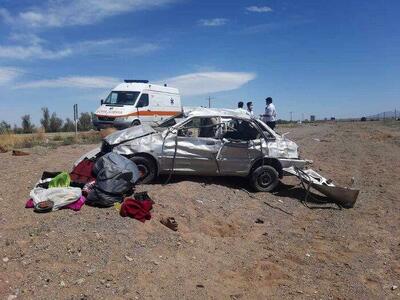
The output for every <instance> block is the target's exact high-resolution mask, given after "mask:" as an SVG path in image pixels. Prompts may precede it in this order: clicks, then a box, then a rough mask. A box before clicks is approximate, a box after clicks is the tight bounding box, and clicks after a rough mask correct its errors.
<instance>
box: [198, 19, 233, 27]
mask: <svg viewBox="0 0 400 300" xmlns="http://www.w3.org/2000/svg"><path fill="white" fill-rule="evenodd" d="M198 23H199V25H200V26H206V27H217V26H223V25H225V24H226V23H228V19H225V18H215V19H201V20H199V22H198Z"/></svg>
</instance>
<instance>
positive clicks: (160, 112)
mask: <svg viewBox="0 0 400 300" xmlns="http://www.w3.org/2000/svg"><path fill="white" fill-rule="evenodd" d="M181 111H182V106H181V97H180V94H179V90H178V89H176V88H172V87H168V86H166V85H164V86H162V85H156V84H151V83H149V82H148V81H147V80H125V81H124V82H123V83H121V84H119V85H117V86H116V87H115V88H113V89H112V90H111V92H110V94H109V95H108V97H107V98H106V99H105V100H104V101H103V100H102V104H101V106H100V107H99V108H98V109H97V110H96V112H95V118H94V120H93V124H94V126H95V127H97V128H98V129H100V128H105V127H111V126H112V127H116V128H119V129H123V128H127V127H130V126H134V125H139V124H146V125H151V126H153V125H156V124H157V123H159V122H161V121H163V120H164V119H166V118H169V117H171V116H174V115H176V114H178V113H179V112H181Z"/></svg>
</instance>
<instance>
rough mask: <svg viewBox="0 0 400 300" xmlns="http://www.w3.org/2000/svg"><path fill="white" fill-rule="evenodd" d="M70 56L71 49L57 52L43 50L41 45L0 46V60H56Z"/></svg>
mask: <svg viewBox="0 0 400 300" xmlns="http://www.w3.org/2000/svg"><path fill="white" fill-rule="evenodd" d="M71 54H72V50H71V49H63V50H58V51H53V50H48V49H44V48H43V47H42V46H41V45H31V46H27V47H25V46H16V45H12V46H0V58H9V59H31V58H37V59H57V58H62V57H66V56H69V55H71Z"/></svg>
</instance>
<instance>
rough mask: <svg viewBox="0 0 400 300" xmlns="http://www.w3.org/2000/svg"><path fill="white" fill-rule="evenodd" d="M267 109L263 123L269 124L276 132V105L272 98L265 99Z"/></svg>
mask: <svg viewBox="0 0 400 300" xmlns="http://www.w3.org/2000/svg"><path fill="white" fill-rule="evenodd" d="M265 102H266V105H267V106H266V107H265V114H264V116H263V121H264V123H265V124H267V125H268V126H269V127H270V128H271V129H272V130H274V128H275V125H276V109H275V105H273V104H272V98H271V97H268V98H267V99H265Z"/></svg>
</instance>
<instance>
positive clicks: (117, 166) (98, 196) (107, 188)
mask: <svg viewBox="0 0 400 300" xmlns="http://www.w3.org/2000/svg"><path fill="white" fill-rule="evenodd" d="M93 175H94V176H95V177H96V183H95V184H94V186H93V190H92V191H91V192H90V193H89V195H88V197H87V201H86V204H88V205H92V206H97V207H110V206H113V205H114V203H115V202H122V200H123V199H124V197H125V196H129V195H131V194H132V193H133V188H134V187H135V183H136V182H137V181H138V180H139V178H140V173H139V169H138V168H137V166H136V165H135V163H133V162H132V161H131V160H129V159H127V158H126V157H124V156H122V155H120V154H117V153H114V152H110V153H107V154H106V155H104V156H102V157H100V158H99V159H98V160H97V162H96V163H95V165H94V167H93Z"/></svg>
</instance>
